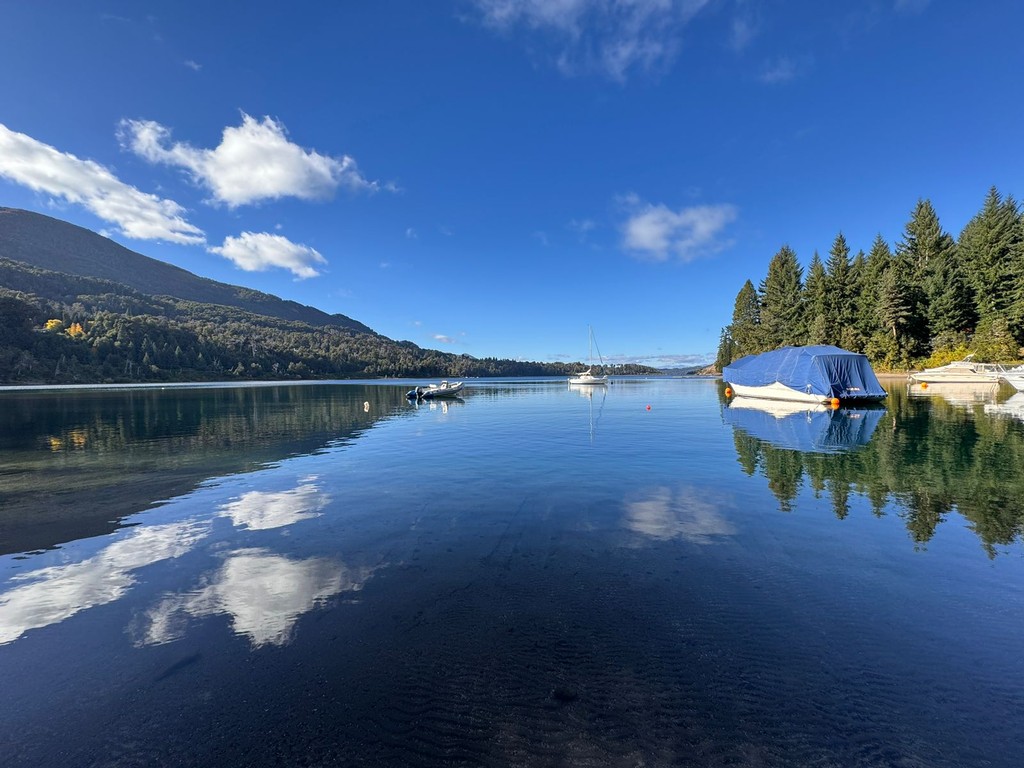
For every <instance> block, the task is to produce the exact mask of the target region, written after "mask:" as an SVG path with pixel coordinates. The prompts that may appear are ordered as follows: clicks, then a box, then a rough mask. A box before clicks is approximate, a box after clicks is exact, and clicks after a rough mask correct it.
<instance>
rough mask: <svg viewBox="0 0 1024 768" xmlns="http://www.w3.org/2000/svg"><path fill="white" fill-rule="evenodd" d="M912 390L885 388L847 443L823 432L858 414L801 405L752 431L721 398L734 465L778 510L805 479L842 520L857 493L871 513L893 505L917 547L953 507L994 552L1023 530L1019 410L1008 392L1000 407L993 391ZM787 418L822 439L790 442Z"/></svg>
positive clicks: (1023, 426) (1023, 428) (1023, 443)
mask: <svg viewBox="0 0 1024 768" xmlns="http://www.w3.org/2000/svg"><path fill="white" fill-rule="evenodd" d="M911 389H912V388H909V387H904V386H901V385H899V384H897V385H895V386H892V387H891V388H890V392H889V397H888V398H887V400H886V404H885V408H884V412H883V413H882V414H881V415H879V414H878V413H877V412H876V411H868V412H866V415H864V414H861V415H860V418H868V419H874V420H875V425H874V427H873V429H872V431H871V432H870V434H869V435H867V439H864V431H863V430H846V431H845V434H846V435H847V436H848V438H849V442H848V443H847V444H846V445H845V446H844V445H843V444H842V443H841V441H840V442H839V444H837V443H836V441H835V440H834V439H831V438H834V437H835V436H836V435H842V434H844V432H843V431H837V430H836V423H837V420H838V422H839V423H842V422H843V421H844V420H849V418H850V416H851V414H856V413H857V412H856V411H849V410H847V409H840V410H839V411H837V412H835V413H834V414H826V413H825V412H822V413H821V414H819V413H817V412H812V411H809V410H808V409H807V408H806V407H803V414H802V415H801V414H799V413H796V412H793V413H789V414H782V415H779V416H772V415H770V414H769V415H768V418H769V419H770V420H771V419H773V420H777V421H778V424H777V426H776V427H775V428H774V429H775V434H774V435H773V434H772V433H771V431H770V429H771V428H770V427H765V425H764V424H763V423H762V424H760V428H758V426H757V424H756V423H755V422H751V421H749V420H748V421H746V422H745V421H744V420H743V418H742V417H740V418H737V417H738V416H739V412H738V411H733V409H732V404H724V407H723V414H724V418H725V420H726V421H727V422H728V423H731V424H732V426H733V430H734V431H733V439H734V442H735V447H736V454H737V460H738V462H739V464H740V467H741V468H742V470H743V471H744V472H745V473H746V474H748V475H754V474H761V475H763V476H764V477H765V478H766V479H767V480H768V487H769V488H770V489H771V492H772V494H773V495H774V496H775V498H776V499H777V500H778V502H779V508H780V509H781V510H782V511H784V512H789V511H791V510H792V509H793V508H794V502H795V501H796V498H797V495H798V494H799V493H800V491H801V489H803V488H804V487H805V486H806V487H807V488H809V489H810V490H812V491H813V492H814V494H815V496H817V497H821V496H823V495H827V496H828V497H829V499H830V500H831V504H832V509H833V511H834V513H835V515H836V517H837V518H839V519H843V518H845V517H846V516H847V515H848V514H849V510H850V498H851V494H856V495H859V496H862V497H864V498H866V499H867V500H868V501H869V503H870V505H871V509H872V510H873V512H874V514H876V515H878V516H882V515H884V514H885V513H886V510H887V509H893V508H894V509H895V510H896V511H897V514H898V515H899V516H900V518H901V519H902V520H903V521H904V524H905V525H906V528H907V532H908V533H909V535H910V538H911V539H912V541H913V542H914V544H915V546H918V547H924V546H925V545H926V544H927V543H928V542H929V541H930V540H931V539H932V537H933V536H934V535H935V531H936V528H937V527H938V526H939V524H940V523H941V522H943V521H944V520H946V519H948V518H949V516H950V514H951V513H954V512H955V513H958V514H959V515H960V516H962V517H963V518H965V519H966V520H967V521H968V522H969V524H970V528H971V529H972V530H973V531H974V532H975V533H976V534H977V536H978V538H979V539H980V540H981V543H982V546H983V547H984V549H985V551H986V552H987V553H988V555H989V557H995V555H996V554H997V551H998V550H997V547H999V546H1008V545H1011V544H1014V543H1016V542H1019V541H1021V539H1022V534H1024V473H1022V472H1019V471H1016V470H1015V468H1018V467H1021V466H1024V420H1022V413H1024V412H1022V411H1021V410H1020V409H1015V408H1012V407H1009V406H1010V405H1011V404H1010V400H1012V397H1011V398H1009V399H1008V400H1005V401H1004V402H1005V404H1006V405H1005V407H1003V406H1001V405H1000V403H999V401H998V400H999V398H998V396H997V392H996V390H993V392H992V393H991V397H972V398H964V397H951V398H949V399H947V398H946V397H944V396H943V393H942V392H941V391H935V390H932V391H929V390H920V389H919V388H918V389H914V390H913V391H911ZM999 393H1000V394H1005V393H1003V392H1002V390H1000V391H999ZM987 394H988V393H987ZM723 397H724V396H723ZM763 416H764V414H762V417H763ZM794 419H797V420H802V421H801V422H800V423H801V424H809V425H811V426H813V427H815V428H817V429H819V430H827V431H828V435H829V438H830V439H828V440H819V444H818V445H815V444H814V443H813V441H810V442H804V443H803V444H799V443H795V442H794V440H793V439H792V436H793V434H794V430H793V428H792V420H794ZM762 421H763V419H762ZM786 422H791V423H790V424H789V425H788V426H787V423H786ZM769 423H770V422H769ZM751 424H754V428H751Z"/></svg>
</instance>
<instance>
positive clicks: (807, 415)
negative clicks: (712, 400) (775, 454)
mask: <svg viewBox="0 0 1024 768" xmlns="http://www.w3.org/2000/svg"><path fill="white" fill-rule="evenodd" d="M740 399H742V400H747V401H750V400H753V398H740ZM760 402H769V401H766V400H762V401H760ZM737 406H738V403H737V402H736V401H735V400H734V401H733V403H732V404H730V405H729V406H727V407H726V408H725V411H724V416H725V421H726V423H728V424H731V425H732V426H733V427H735V428H736V429H741V430H743V431H744V432H746V433H747V434H748V435H750V436H751V437H756V438H757V439H759V440H763V441H765V442H767V443H770V444H771V445H773V446H775V447H776V448H787V449H790V450H794V451H802V452H804V453H841V452H843V451H851V450H854V449H856V448H860V447H862V446H865V445H867V444H868V443H869V442H871V436H872V435H873V434H874V433H875V427H876V426H878V422H879V420H880V419H881V418H882V416H883V415H884V414H885V407H884V406H881V405H878V406H875V407H874V408H842V409H839V410H835V411H834V410H832V409H831V408H820V410H805V411H794V412H792V413H790V414H784V415H781V416H777V415H775V414H773V413H771V412H770V411H765V410H760V409H758V408H756V407H750V405H749V404H745V406H744V407H737Z"/></svg>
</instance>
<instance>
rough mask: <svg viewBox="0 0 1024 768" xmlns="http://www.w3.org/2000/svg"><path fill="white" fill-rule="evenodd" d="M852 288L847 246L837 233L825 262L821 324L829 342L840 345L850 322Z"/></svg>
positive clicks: (852, 315)
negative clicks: (822, 320) (822, 321)
mask: <svg viewBox="0 0 1024 768" xmlns="http://www.w3.org/2000/svg"><path fill="white" fill-rule="evenodd" d="M853 290H854V285H853V276H852V274H851V272H850V246H848V245H847V244H846V238H845V237H843V233H842V232H840V233H839V234H838V235H836V239H835V240H834V241H833V243H832V250H831V251H829V256H828V263H827V264H826V265H825V323H826V325H825V327H826V330H827V343H829V344H837V345H838V344H841V343H842V340H843V336H844V333H845V332H846V330H847V329H848V328H850V327H851V326H852V325H853V323H854V317H855V315H854V306H853V297H854V293H853Z"/></svg>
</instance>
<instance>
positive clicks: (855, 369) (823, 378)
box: [722, 345, 886, 400]
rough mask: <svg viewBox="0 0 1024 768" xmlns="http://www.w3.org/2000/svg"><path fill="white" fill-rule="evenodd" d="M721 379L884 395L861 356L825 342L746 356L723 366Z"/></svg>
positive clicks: (854, 395)
mask: <svg viewBox="0 0 1024 768" xmlns="http://www.w3.org/2000/svg"><path fill="white" fill-rule="evenodd" d="M722 378H723V379H724V380H725V381H726V382H728V383H729V384H732V385H734V386H735V385H740V386H747V387H763V386H768V385H769V384H774V383H775V382H781V383H782V384H784V385H786V386H787V387H790V388H791V389H794V390H796V391H798V392H805V393H807V394H813V395H820V396H821V397H823V398H829V399H830V398H833V397H838V398H839V399H840V400H851V399H870V400H878V399H881V398H883V397H885V394H886V393H885V390H884V389H882V385H881V384H879V383H878V377H876V376H875V372H874V371H873V370H871V363H869V362H868V359H867V358H866V357H864V355H861V354H858V353H856V352H847V351H846V350H845V349H840V348H839V347H830V346H826V345H819V346H814V347H782V348H780V349H776V350H774V351H772V352H764V353H762V354H760V355H747V356H746V357H741V358H740V359H739V360H736V361H734V362H732V363H730V364H729V365H727V366H725V368H724V369H723V370H722Z"/></svg>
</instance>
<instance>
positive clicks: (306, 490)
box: [221, 476, 330, 530]
mask: <svg viewBox="0 0 1024 768" xmlns="http://www.w3.org/2000/svg"><path fill="white" fill-rule="evenodd" d="M316 479H317V478H316V477H315V476H314V477H308V478H305V479H304V480H303V481H302V482H301V484H300V485H299V486H298V487H296V488H292V489H291V490H288V491H249V492H248V493H245V494H243V495H242V496H241V497H240V498H239V499H238V500H237V501H232V502H230V503H229V504H225V505H224V507H223V508H222V509H221V514H223V515H224V516H225V517H230V518H231V520H232V522H234V524H235V525H236V526H238V527H239V528H247V529H249V530H266V529H268V528H280V527H282V526H285V525H292V524H293V523H297V522H299V521H300V520H308V519H309V518H312V517H317V516H319V515H320V514H321V510H322V509H323V508H324V507H325V506H327V504H328V502H329V501H330V497H329V496H326V495H324V494H323V493H321V491H320V488H319V487H318V486H317V485H316V482H315V481H316Z"/></svg>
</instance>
